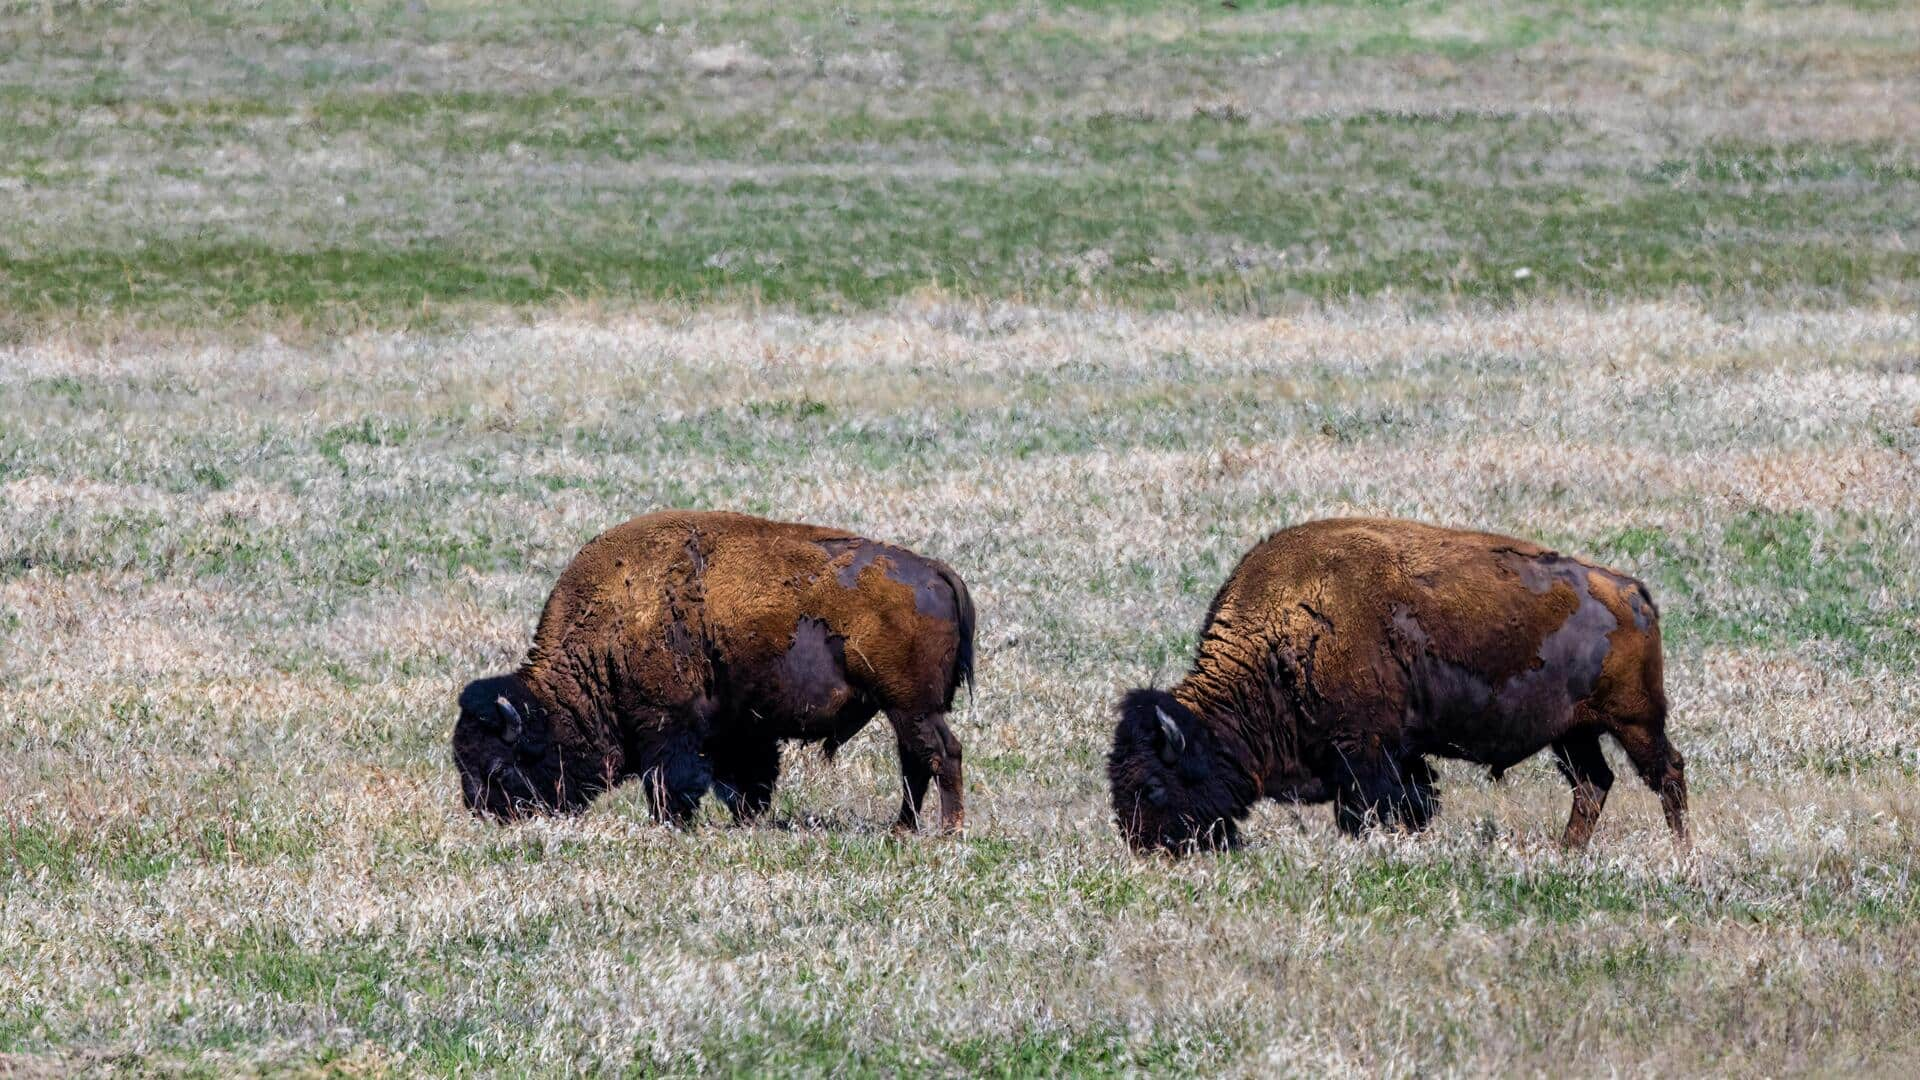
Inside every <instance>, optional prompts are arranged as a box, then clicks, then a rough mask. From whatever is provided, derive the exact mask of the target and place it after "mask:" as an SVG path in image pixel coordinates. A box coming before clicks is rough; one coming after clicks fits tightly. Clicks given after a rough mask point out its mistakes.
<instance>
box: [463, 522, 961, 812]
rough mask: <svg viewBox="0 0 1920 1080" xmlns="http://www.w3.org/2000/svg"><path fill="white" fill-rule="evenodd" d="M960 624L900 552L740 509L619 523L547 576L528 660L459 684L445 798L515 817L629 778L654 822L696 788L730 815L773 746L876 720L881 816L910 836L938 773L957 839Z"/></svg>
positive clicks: (836, 740)
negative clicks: (891, 755) (888, 800)
mask: <svg viewBox="0 0 1920 1080" xmlns="http://www.w3.org/2000/svg"><path fill="white" fill-rule="evenodd" d="M973 625H974V615H973V604H972V600H971V599H970V598H969V597H968V595H967V590H966V586H965V584H964V583H963V582H962V581H961V580H960V578H959V576H958V575H956V574H954V573H953V571H952V570H951V569H949V568H948V567H946V566H945V565H944V564H942V563H939V562H936V561H934V560H932V559H926V558H922V557H920V556H918V555H915V554H913V553H912V552H909V551H906V550H904V549H901V548H896V547H892V546H889V545H885V544H879V543H876V542H874V541H871V540H865V539H862V538H860V537H856V536H850V535H848V534H846V533H841V532H836V531H834V530H829V529H821V528H816V527H814V526H809V525H792V524H783V523H779V522H770V521H762V520H760V519H758V518H751V517H746V516H744V515H739V514H725V513H682V512H668V513H661V514H652V515H648V516H645V517H640V518H635V519H634V520H632V521H630V522H627V523H626V524H624V525H621V526H619V527H617V528H615V529H612V530H610V531H608V532H607V533H605V534H603V535H602V536H600V537H597V538H596V539H594V540H593V541H592V542H590V543H589V544H588V545H587V546H586V547H585V548H583V549H582V550H581V552H580V554H579V555H578V556H576V557H575V558H574V560H573V562H572V563H571V564H569V566H568V567H567V569H566V571H565V572H563V573H562V574H561V577H560V581H559V582H558V583H557V584H556V585H555V587H554V591H553V594H552V596H550V597H549V598H548V601H547V606H546V609H545V610H544V611H543V612H542V613H541V617H540V626H539V629H538V630H537V631H536V633H535V637H534V645H533V648H532V649H531V650H530V651H529V653H528V657H527V662H526V663H525V664H523V665H522V666H521V667H520V669H519V670H518V671H516V672H514V673H512V674H509V675H501V676H496V677H493V678H487V679H480V680H478V681H476V682H474V683H471V684H470V685H468V686H467V687H466V688H465V689H464V690H463V691H462V692H461V694H460V698H459V708H460V715H459V719H458V720H457V721H456V722H455V724H454V731H453V757H454V761H455V764H456V765H457V767H458V769H459V772H460V786H461V794H462V797H463V798H464V800H465V802H466V805H467V806H468V808H469V809H471V810H473V811H474V812H475V813H478V814H482V815H485V816H489V817H492V818H496V819H501V820H513V819H515V818H519V817H521V816H524V815H526V814H530V813H543V812H561V813H568V812H574V811H578V810H581V809H584V808H585V807H586V806H587V805H588V804H589V803H590V802H591V801H592V800H593V799H594V798H595V797H596V796H598V795H599V794H601V793H602V792H605V791H607V790H608V789H610V788H612V787H614V786H615V785H616V784H619V783H621V782H622V781H625V780H629V779H639V780H640V781H641V782H642V784H643V785H644V787H645V790H646V794H647V801H648V805H649V807H650V809H651V810H652V811H653V813H654V815H655V816H656V817H658V818H660V819H663V820H669V821H685V820H687V819H688V818H690V817H691V816H692V815H693V813H694V811H695V810H696V809H697V808H698V805H699V802H700V799H701V798H702V797H703V796H704V795H705V794H706V792H707V791H708V790H709V789H710V788H711V789H712V790H713V791H715V792H716V793H717V794H718V795H719V796H720V798H721V799H722V801H724V802H725V803H726V805H727V807H728V809H729V810H731V811H732V813H733V815H734V817H735V818H736V819H737V820H742V821H745V820H748V819H750V818H752V817H754V816H756V815H758V814H760V813H763V812H764V811H765V810H766V809H767V807H768V806H769V805H770V804H771V802H772V798H773V790H774V785H775V784H776V782H777V781H778V777H779V770H780V744H781V743H782V742H783V741H801V742H819V743H822V744H824V746H825V748H826V751H827V753H828V755H829V756H831V755H832V754H833V752H834V750H836V749H837V748H838V747H839V746H840V745H841V744H843V743H845V742H846V741H847V740H848V739H850V738H852V737H853V736H854V734H856V733H857V732H858V731H859V730H860V729H861V728H862V727H863V726H864V725H865V724H866V723H867V722H868V721H869V720H870V719H872V717H873V716H874V715H876V714H878V713H885V714H886V716H887V719H888V721H889V723H890V724H891V725H892V727H893V731H894V736H895V740H896V742H897V744H898V749H899V756H900V766H901V773H902V799H901V809H900V816H899V818H898V821H897V825H898V826H900V827H902V828H913V827H915V826H917V825H918V823H919V816H920V807H921V803H922V801H923V799H924V797H925V795H926V791H927V788H928V786H929V784H930V783H933V782H935V781H937V782H938V785H939V788H940V806H941V820H942V824H943V826H945V827H946V828H949V829H957V828H959V827H960V825H961V823H962V820H963V813H964V811H963V805H962V790H961V754H960V743H959V740H957V739H956V738H954V735H953V732H952V730H951V728H949V727H948V725H947V722H946V714H947V712H948V711H949V710H950V709H951V708H952V706H953V697H954V694H955V692H956V690H957V689H958V687H959V685H960V683H961V682H962V681H963V680H966V681H968V682H969V683H970V682H971V679H972V676H973Z"/></svg>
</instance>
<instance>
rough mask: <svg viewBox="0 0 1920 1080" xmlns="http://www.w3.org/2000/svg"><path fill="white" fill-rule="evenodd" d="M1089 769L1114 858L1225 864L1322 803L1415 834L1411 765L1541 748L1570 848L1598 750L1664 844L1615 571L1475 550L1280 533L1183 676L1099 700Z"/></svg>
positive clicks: (1591, 800)
mask: <svg viewBox="0 0 1920 1080" xmlns="http://www.w3.org/2000/svg"><path fill="white" fill-rule="evenodd" d="M1119 713H1120V715H1119V722H1118V725H1117V727H1116V729H1115V731H1114V738H1113V752H1112V753H1111V755H1109V757H1108V760H1107V774H1108V780H1109V782H1110V784H1111V787H1112V794H1113V809H1114V814H1115V816H1116V818H1117V820H1118V823H1119V826H1120V829H1121V831H1122V832H1123V833H1124V834H1125V835H1126V837H1127V840H1128V842H1129V843H1131V844H1132V845H1133V846H1134V847H1135V848H1136V849H1141V850H1147V849H1153V848H1164V849H1167V850H1170V851H1184V850H1190V849H1193V848H1196V847H1200V848H1206V847H1220V846H1226V845H1231V844H1233V843H1235V842H1237V840H1238V838H1239V831H1238V823H1239V821H1241V820H1242V819H1244V818H1245V817H1246V815H1247V812H1248V810H1249V809H1250V808H1251V807H1252V806H1253V804H1254V803H1255V802H1257V801H1258V800H1260V799H1261V798H1272V799H1278V800H1282V801H1289V802H1327V801H1331V802H1332V803H1333V804H1334V814H1335V820H1336V821H1337V822H1338V823H1339V825H1340V827H1341V828H1342V829H1343V830H1345V831H1347V832H1358V831H1359V830H1361V829H1363V828H1366V827H1368V826H1370V825H1373V824H1378V823H1391V824H1398V825H1401V826H1403V827H1406V828H1410V829H1420V828H1424V827H1425V826H1426V824H1427V823H1428V821H1430V820H1431V819H1432V817H1433V815H1434V813H1435V812H1437V810H1438V809H1439V795H1438V792H1437V791H1436V790H1435V787H1434V772H1433V769H1432V766H1431V765H1430V764H1429V763H1428V760H1427V759H1428V757H1429V756H1440V757H1449V758H1458V759H1461V760H1465V761H1472V762H1478V763H1480V764H1483V765H1486V766H1488V767H1490V768H1491V769H1492V771H1493V774H1494V775H1495V776H1496V777H1497V776H1499V775H1500V773H1501V772H1502V771H1504V770H1506V769H1508V768H1511V767H1512V766H1513V765H1514V764H1516V763H1518V762H1520V761H1522V760H1524V759H1526V758H1528V757H1531V756H1532V755H1534V754H1536V753H1538V752H1539V751H1541V750H1543V749H1548V748H1551V749H1552V750H1553V752H1554V756H1555V760H1556V762H1557V763H1558V764H1559V766H1560V770H1561V772H1562V773H1563V774H1564V775H1565V776H1566V777H1567V780H1568V782H1569V783H1570V784H1571V785H1572V787H1573V812H1572V814H1571V816H1570V817H1569V818H1568V821H1567V828H1566V833H1565V836H1564V839H1565V842H1566V843H1567V844H1568V845H1570V846H1575V847H1578V846H1583V845H1585V844H1586V843H1587V841H1588V839H1589V838H1590V837H1591V836H1592V834H1593V827H1594V822H1595V820H1596V819H1597V818H1598V817H1599V814H1600V808H1601V806H1602V805H1603V804H1604V803H1605V802H1606V797H1607V791H1608V789H1609V788H1610V787H1611V786H1612V784H1613V773H1612V772H1611V771H1610V770H1609V769H1608V767H1607V762H1606V757H1605V755H1603V754H1602V753H1601V749H1600V738H1601V736H1603V735H1605V736H1611V737H1612V738H1613V739H1614V740H1615V741H1617V742H1618V743H1619V744H1620V746H1621V747H1622V749H1624V750H1625V751H1626V753H1627V757H1628V759H1629V760H1631V761H1632V762H1633V764H1634V768H1635V770H1636V771H1638V772H1639V773H1640V775H1641V777H1642V778H1643V779H1644V780H1645V781H1646V782H1647V784H1648V786H1650V787H1652V788H1653V789H1654V790H1655V791H1656V792H1658V793H1659V795H1660V801H1661V806H1662V808H1663V809H1664V811H1665V813H1666V817H1667V822H1668V824H1669V825H1670V826H1671V828H1672V830H1673V833H1674V836H1675V838H1676V840H1678V841H1679V842H1680V843H1681V844H1682V845H1684V844H1685V843H1686V805H1687V785H1686V777H1685V772H1684V765H1683V762H1682V760H1681V756H1680V753H1679V751H1677V750H1675V749H1674V748H1673V746H1672V745H1671V744H1669V743H1668V741H1667V734H1666V718H1667V698H1666V693H1665V689H1664V687H1663V685H1662V673H1661V652H1660V622H1659V612H1658V610H1657V609H1656V608H1655V607H1654V603H1653V598H1652V596H1650V595H1649V594H1648V592H1647V589H1646V586H1644V585H1642V584H1641V583H1640V582H1638V581H1635V580H1634V579H1633V578H1630V577H1627V576H1626V575H1624V574H1621V573H1619V572H1617V571H1613V570H1608V569H1606V568H1604V567H1600V566H1595V565H1593V564H1591V563H1587V562H1583V561H1581V560H1579V559H1575V558H1571V557H1569V556H1565V555H1561V554H1558V553H1556V552H1552V551H1548V550H1547V549H1545V548H1542V547H1540V546H1539V545H1537V544H1531V543H1528V542H1527V541H1525V540H1516V539H1514V538H1512V537H1508V536H1497V535H1494V534H1491V533H1476V532H1462V531H1458V530H1453V529H1442V528H1437V527H1435V526H1431V525H1422V524H1419V523H1416V522H1410V521H1391V520H1379V519H1336V520H1328V521H1315V522H1310V523H1308V524H1305V525H1298V526H1295V527H1293V528H1291V529H1283V530H1281V531H1280V532H1277V533H1275V534H1273V535H1272V536H1270V537H1268V538H1267V539H1266V540H1265V541H1264V542H1262V543H1261V544H1259V545H1258V546H1256V547H1255V548H1254V549H1253V550H1252V551H1250V552H1248V553H1247V555H1246V556H1245V557H1244V558H1243V559H1241V561H1240V565H1239V566H1238V567H1237V568H1235V570H1234V572H1233V574H1232V576H1231V577H1229V578H1228V579H1227V582H1226V584H1225V585H1224V586H1222V587H1221V589H1220V592H1219V593H1218V595H1216V596H1215V597H1214V600H1213V603H1212V605H1211V606H1210V607H1209V608H1208V611H1207V619H1206V624H1205V625H1204V626H1203V627H1202V628H1201V634H1200V647H1199V651H1198V653H1197V655H1196V656H1195V657H1194V662H1193V669H1192V670H1191V671H1190V672H1189V673H1188V674H1187V676H1186V678H1185V679H1183V680H1181V682H1180V683H1179V684H1178V685H1176V686H1174V687H1172V688H1170V689H1168V690H1151V689H1148V690H1134V691H1132V692H1131V693H1128V694H1127V695H1126V696H1125V697H1124V698H1122V699H1121V702H1120V709H1119Z"/></svg>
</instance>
